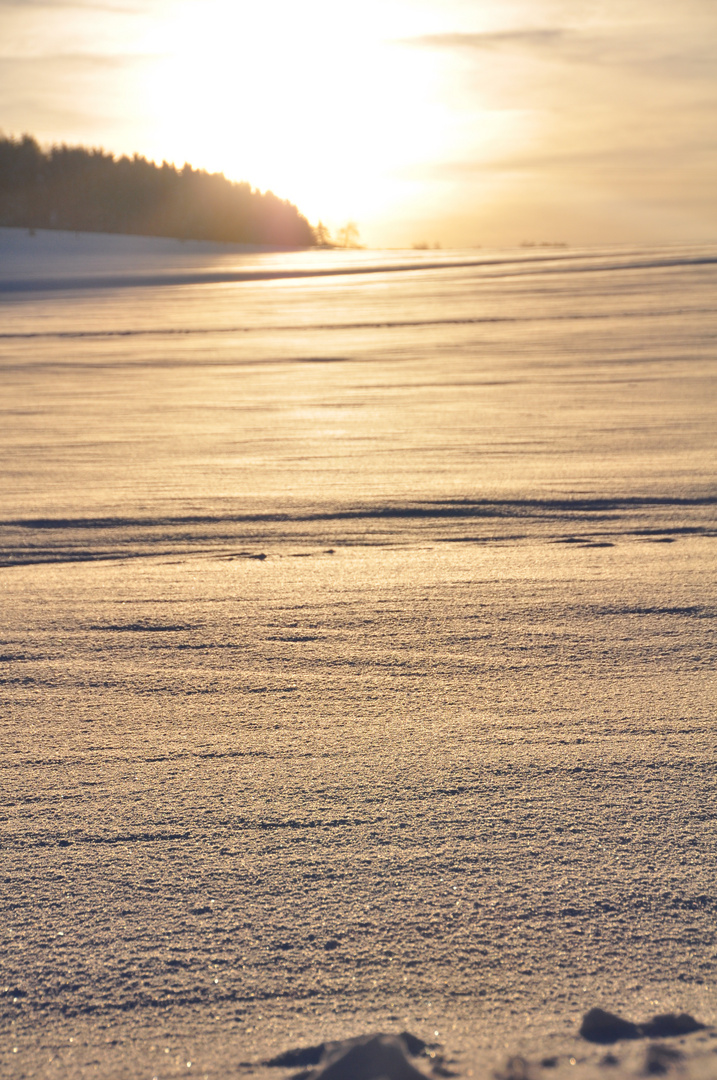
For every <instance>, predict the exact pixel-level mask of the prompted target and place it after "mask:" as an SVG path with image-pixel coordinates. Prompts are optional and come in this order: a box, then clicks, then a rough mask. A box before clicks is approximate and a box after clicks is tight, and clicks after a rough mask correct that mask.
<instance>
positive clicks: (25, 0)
mask: <svg viewBox="0 0 717 1080" xmlns="http://www.w3.org/2000/svg"><path fill="white" fill-rule="evenodd" d="M31 7H33V8H52V9H53V10H56V9H57V8H90V9H92V10H93V11H112V12H118V13H120V14H126V15H138V14H140V13H141V11H142V8H140V7H137V6H136V5H134V6H131V5H129V4H113V3H103V0H0V9H2V8H31Z"/></svg>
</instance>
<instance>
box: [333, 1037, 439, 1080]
mask: <svg viewBox="0 0 717 1080" xmlns="http://www.w3.org/2000/svg"><path fill="white" fill-rule="evenodd" d="M379 1078H382V1080H384V1078H385V1080H425V1075H424V1073H422V1072H420V1071H419V1070H418V1069H417V1068H416V1067H415V1066H414V1065H412V1064H411V1062H410V1061H409V1060H408V1051H407V1049H406V1044H405V1043H404V1042H403V1040H402V1039H401V1038H400V1037H399V1036H397V1035H369V1036H368V1037H367V1038H366V1039H365V1040H359V1041H354V1040H351V1041H350V1042H349V1043H348V1044H346V1043H340V1044H339V1045H338V1047H337V1049H336V1050H335V1052H334V1053H333V1054H330V1055H328V1057H327V1059H326V1060H325V1061H322V1062H321V1065H320V1066H319V1068H318V1069H317V1070H316V1072H314V1073H313V1074H312V1080H379Z"/></svg>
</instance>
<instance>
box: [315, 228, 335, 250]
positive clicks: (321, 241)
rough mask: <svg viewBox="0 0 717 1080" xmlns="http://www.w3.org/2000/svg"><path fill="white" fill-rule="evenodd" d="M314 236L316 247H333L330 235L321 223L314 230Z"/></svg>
mask: <svg viewBox="0 0 717 1080" xmlns="http://www.w3.org/2000/svg"><path fill="white" fill-rule="evenodd" d="M314 236H315V238H316V246H317V247H322V248H327V247H333V246H334V245H333V244H332V242H331V233H330V232H329V230H328V229H327V228H326V226H325V225H324V223H323V221H320V222H319V224H318V225H317V226H316V228H315V229H314Z"/></svg>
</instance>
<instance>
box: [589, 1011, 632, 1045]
mask: <svg viewBox="0 0 717 1080" xmlns="http://www.w3.org/2000/svg"><path fill="white" fill-rule="evenodd" d="M580 1034H581V1035H582V1037H583V1038H584V1039H589V1041H590V1042H595V1043H613V1042H617V1041H618V1039H639V1038H640V1035H641V1031H640V1029H639V1028H638V1026H637V1024H632V1023H631V1022H630V1021H629V1020H623V1019H622V1017H621V1016H616V1015H615V1014H614V1013H610V1012H605V1010H604V1009H590V1011H589V1012H586V1013H585V1016H584V1017H583V1022H582V1024H581V1025H580Z"/></svg>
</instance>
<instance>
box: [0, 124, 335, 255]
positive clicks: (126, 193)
mask: <svg viewBox="0 0 717 1080" xmlns="http://www.w3.org/2000/svg"><path fill="white" fill-rule="evenodd" d="M0 225H4V226H11V227H16V228H30V229H69V230H71V231H74V232H105V233H126V234H129V235H137V236H166V237H175V238H178V239H182V240H217V241H224V242H233V243H242V244H267V245H272V246H276V247H289V248H295V247H296V248H304V247H313V246H315V245H316V243H317V239H316V236H315V234H314V231H313V229H312V228H311V226H310V225H309V223H308V221H307V220H306V218H305V217H303V215H302V214H300V213H299V211H298V210H297V208H296V207H295V206H294V205H293V204H292V203H290V202H287V201H284V200H282V199H279V198H277V196H276V195H274V194H272V193H271V192H270V191H267V192H260V191H256V190H253V189H252V187H251V185H250V184H247V183H235V182H233V181H231V180H227V179H226V177H225V176H224V175H223V174H222V173H207V172H204V171H202V170H199V169H193V168H192V167H191V166H190V165H185V166H184V168H183V169H177V168H176V167H175V166H174V165H168V164H167V162H166V161H165V162H164V163H163V164H162V165H155V164H154V163H153V162H151V161H147V159H146V158H143V157H140V156H139V155H137V154H135V155H134V157H131V158H129V157H120V158H115V157H114V156H113V155H112V154H109V153H106V152H105V151H104V150H97V149H86V148H85V147H81V146H53V147H52V148H51V149H50V150H46V151H45V150H42V149H41V147H40V146H39V145H38V143H37V142H36V140H35V139H34V138H32V137H31V136H29V135H23V136H22V138H20V139H13V138H4V137H0Z"/></svg>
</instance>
